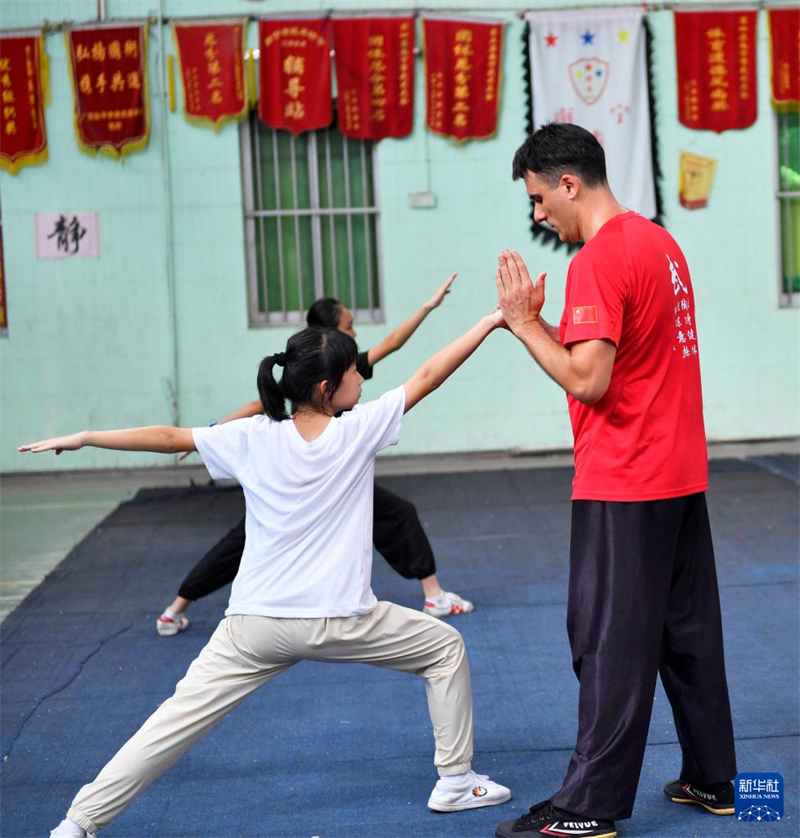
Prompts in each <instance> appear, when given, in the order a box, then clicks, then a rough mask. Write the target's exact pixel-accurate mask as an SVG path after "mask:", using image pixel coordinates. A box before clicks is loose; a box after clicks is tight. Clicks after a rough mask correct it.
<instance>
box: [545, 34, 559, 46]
mask: <svg viewBox="0 0 800 838" xmlns="http://www.w3.org/2000/svg"><path fill="white" fill-rule="evenodd" d="M557 40H558V36H557V35H553V34H552V32H551V33H550V34H549V35H548V36H547V37H546V38H545V41H547V46H549V47H554V46H555V45H556V41H557Z"/></svg>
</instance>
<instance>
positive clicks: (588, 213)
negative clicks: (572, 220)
mask: <svg viewBox="0 0 800 838" xmlns="http://www.w3.org/2000/svg"><path fill="white" fill-rule="evenodd" d="M627 211H628V210H627V209H625V207H623V206H622V205H621V204H619V203H617V200H616V198H615V197H614V196H613V195H612V193H611V191H610V190H608V189H602V190H598V191H597V192H596V193H595V194H593V195H590V196H589V195H587V196H586V202H585V204H584V206H583V211H582V212H581V221H580V229H581V240H582V241H584V242H588V241H589V240H590V239H593V238H594V237H595V236H596V235H597V234H598V233H599V232H600V228H601V227H602V226H603V225H604V224H605V223H606V222H607V221H610V220H611V219H612V218H614V216H616V215H622V213H624V212H627Z"/></svg>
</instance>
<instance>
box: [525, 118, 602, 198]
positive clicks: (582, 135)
mask: <svg viewBox="0 0 800 838" xmlns="http://www.w3.org/2000/svg"><path fill="white" fill-rule="evenodd" d="M525 172H533V173H534V174H536V175H539V177H541V178H543V179H544V180H546V181H547V182H548V183H549V184H550V185H552V186H555V185H556V184H557V183H558V181H559V180H560V179H561V175H563V174H564V173H565V172H572V173H573V174H576V175H578V177H579V178H580V179H581V180H582V181H583V182H584V183H585V184H586V185H587V186H604V185H606V184H607V183H608V180H607V178H606V155H605V153H604V152H603V147H602V146H601V145H600V143H599V142H598V141H597V138H596V137H595V136H594V134H592V133H591V132H589V131H587V130H586V129H585V128H581V127H580V125H571V124H569V123H566V122H548V123H547V125H543V126H542V127H541V128H540V129H539V130H538V131H534V132H533V134H531V135H530V137H528V139H527V140H525V142H524V143H523V144H522V145H521V146H520V147H519V148H518V149H517V153H516V154H515V155H514V163H513V167H512V171H511V174H512V177H513V179H514V180H519V179H520V178H522V177H524V176H525Z"/></svg>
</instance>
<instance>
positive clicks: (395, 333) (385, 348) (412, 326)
mask: <svg viewBox="0 0 800 838" xmlns="http://www.w3.org/2000/svg"><path fill="white" fill-rule="evenodd" d="M456 276H457V274H450V276H449V277H448V278H447V279H446V280H445V281H444V282H443V283H442V284H441V285H440V286H439V287H438V288H437V289H436V293H435V294H434V295H433V296H432V297H431V298H430V300H428V301H427V302H426V303H425V304H424V305H422V306H421V307H420V308H419V309H417V311H415V312H414V313H413V314H412V315H411V317H409V318H408V320H406V321H405V322H404V323H401V324H400V325H399V326H398V327H397V328H396V329H393V330H392V331H391V332H389V334H388V335H387V336H386V337H385V338H384V339H383V340H382V341H381V342H380V343H378V344H376V345H375V346H373V347H372V348H371V349H370V350H369V352H367V361H368V362H369V365H370V366H371V367H374V366H375V364H377V363H378V361H381V360H383V359H384V358H385V357H386V356H387V355H391V354H392V352H397V350H398V349H400V347H401V346H403V345H404V344H405V342H406V341H407V340H408V339H409V338H410V337H411V335H413V334H414V332H416V331H417V328H418V327H419V325H420V323H422V321H423V320H424V319H425V318H426V317H427V316H428V315H429V314H430V313H431V312H432V311H433V310H434V309H435V308H438V307H439V306H440V305H441V304H442V300H444V298H445V296H446V295H447V294H449V293H450V286H451V285H452V284H453V282H454V281H455V278H456Z"/></svg>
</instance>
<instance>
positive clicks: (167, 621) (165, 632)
mask: <svg viewBox="0 0 800 838" xmlns="http://www.w3.org/2000/svg"><path fill="white" fill-rule="evenodd" d="M187 628H189V619H188V618H187V617H183V616H181V617H178V616H177V615H176V616H175V617H170V616H169V614H167V613H166V612H165V613H164V614H162V615H161V616H160V617H159V618H158V619H157V620H156V631H157V632H158V634H159V636H161V637H172V636H173V635H175V634H177V633H178V632H179V631H186V629H187Z"/></svg>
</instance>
